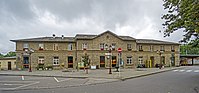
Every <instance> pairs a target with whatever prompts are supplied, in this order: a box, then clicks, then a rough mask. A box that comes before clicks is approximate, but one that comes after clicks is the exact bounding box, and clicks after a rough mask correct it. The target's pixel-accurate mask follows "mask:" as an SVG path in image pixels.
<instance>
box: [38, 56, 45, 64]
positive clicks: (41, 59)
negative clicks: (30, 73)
mask: <svg viewBox="0 0 199 93" xmlns="http://www.w3.org/2000/svg"><path fill="white" fill-rule="evenodd" d="M40 61H41V62H40ZM44 63H45V59H44V57H43V56H40V57H38V64H44Z"/></svg>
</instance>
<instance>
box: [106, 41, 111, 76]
mask: <svg viewBox="0 0 199 93" xmlns="http://www.w3.org/2000/svg"><path fill="white" fill-rule="evenodd" d="M105 49H106V50H108V53H107V59H109V60H110V63H109V74H112V71H111V58H112V57H111V50H112V46H111V45H110V46H109V47H108V45H107V44H106V45H105Z"/></svg>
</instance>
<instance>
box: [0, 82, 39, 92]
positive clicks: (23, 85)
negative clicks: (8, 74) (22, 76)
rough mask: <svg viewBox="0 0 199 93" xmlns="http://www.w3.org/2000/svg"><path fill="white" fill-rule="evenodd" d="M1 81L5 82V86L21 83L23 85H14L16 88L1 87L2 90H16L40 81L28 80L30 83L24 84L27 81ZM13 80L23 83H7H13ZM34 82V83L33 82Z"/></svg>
mask: <svg viewBox="0 0 199 93" xmlns="http://www.w3.org/2000/svg"><path fill="white" fill-rule="evenodd" d="M0 82H1V83H2V82H3V83H5V84H3V85H5V86H14V85H21V86H18V87H14V88H0V90H16V89H19V88H23V87H27V86H31V85H34V84H37V83H40V82H39V81H38V82H35V81H27V82H26V83H29V84H22V83H24V82H25V81H0ZM11 82H21V84H7V83H11ZM31 82H32V83H31Z"/></svg>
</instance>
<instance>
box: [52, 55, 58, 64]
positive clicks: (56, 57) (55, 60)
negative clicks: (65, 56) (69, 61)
mask: <svg viewBox="0 0 199 93" xmlns="http://www.w3.org/2000/svg"><path fill="white" fill-rule="evenodd" d="M53 65H59V57H58V56H55V57H53Z"/></svg>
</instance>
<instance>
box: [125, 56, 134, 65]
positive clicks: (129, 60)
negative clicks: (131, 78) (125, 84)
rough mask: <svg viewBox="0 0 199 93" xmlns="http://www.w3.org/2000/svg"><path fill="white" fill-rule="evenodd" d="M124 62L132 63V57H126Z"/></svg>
mask: <svg viewBox="0 0 199 93" xmlns="http://www.w3.org/2000/svg"><path fill="white" fill-rule="evenodd" d="M126 64H127V65H131V64H133V58H132V57H130V56H129V57H126Z"/></svg>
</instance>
